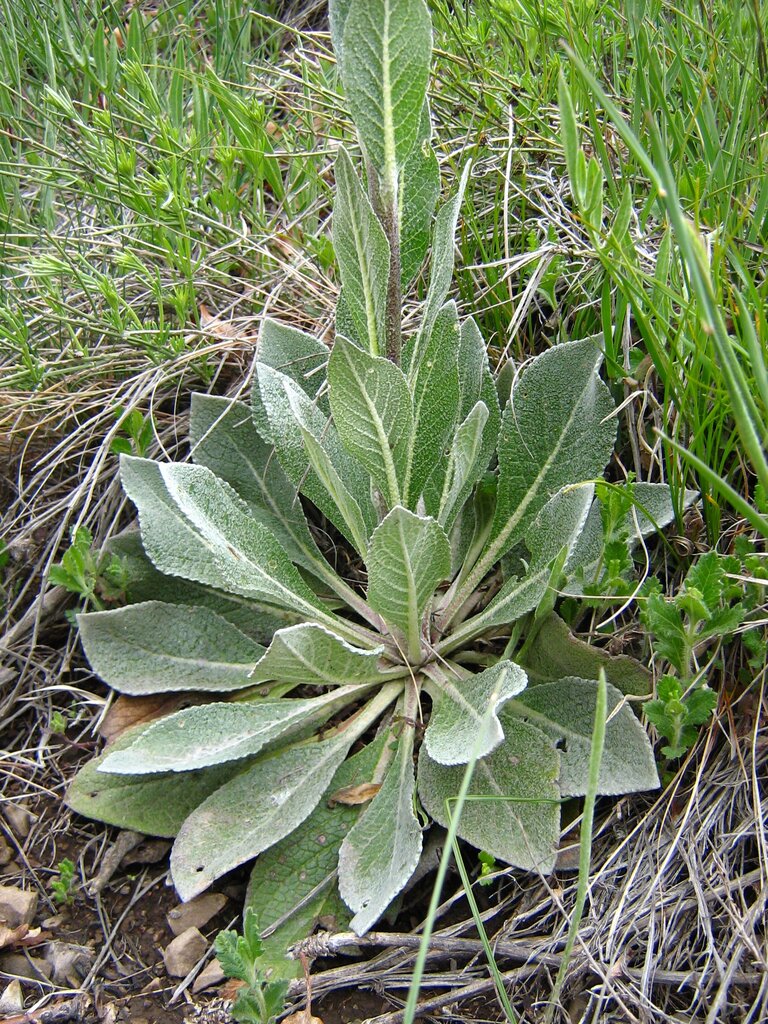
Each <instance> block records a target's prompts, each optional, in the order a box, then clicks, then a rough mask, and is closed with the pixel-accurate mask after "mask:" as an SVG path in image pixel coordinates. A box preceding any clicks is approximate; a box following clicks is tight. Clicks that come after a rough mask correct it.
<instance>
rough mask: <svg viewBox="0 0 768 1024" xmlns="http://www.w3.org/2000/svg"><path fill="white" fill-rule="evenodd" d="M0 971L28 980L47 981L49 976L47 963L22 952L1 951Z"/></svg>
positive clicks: (49, 971) (49, 966)
mask: <svg viewBox="0 0 768 1024" xmlns="http://www.w3.org/2000/svg"><path fill="white" fill-rule="evenodd" d="M0 971H2V972H3V974H10V975H11V976H12V977H13V976H16V977H17V978H28V979H29V980H30V981H40V980H41V979H42V980H43V981H49V980H50V977H51V965H50V964H49V963H47V962H46V961H45V960H38V959H37V958H36V957H31V956H24V954H23V953H3V954H2V955H1V956H0Z"/></svg>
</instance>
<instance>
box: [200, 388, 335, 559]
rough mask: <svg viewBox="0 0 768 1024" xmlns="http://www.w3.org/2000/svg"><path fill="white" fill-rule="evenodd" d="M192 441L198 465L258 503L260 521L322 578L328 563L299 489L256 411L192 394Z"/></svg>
mask: <svg viewBox="0 0 768 1024" xmlns="http://www.w3.org/2000/svg"><path fill="white" fill-rule="evenodd" d="M189 435H190V436H189V439H190V445H191V448H192V457H193V458H194V460H195V462H197V463H198V464H200V465H202V466H207V467H208V468H209V469H210V470H212V471H213V472H215V473H216V475H217V476H219V477H221V479H222V480H226V482H227V483H228V484H230V485H231V486H232V487H234V489H235V490H236V491H237V493H238V494H239V495H240V497H241V498H244V499H245V501H247V502H249V504H251V505H254V506H255V507H256V508H257V509H258V510H259V513H258V514H257V518H258V519H259V521H260V522H262V523H263V524H264V526H266V527H267V529H269V530H271V532H272V533H274V535H275V536H276V537H277V539H278V540H279V541H280V542H281V543H282V545H283V547H284V548H285V550H286V553H287V554H288V555H289V556H290V557H291V560H292V561H294V562H296V563H297V564H299V565H302V566H303V567H304V568H305V569H308V570H309V571H310V572H312V573H313V574H314V575H317V576H319V578H321V579H322V578H324V577H326V576H327V573H328V563H327V562H326V561H325V560H324V559H323V556H322V555H321V554H320V552H319V551H318V549H317V545H316V544H315V542H314V540H313V538H312V535H311V534H310V532H309V527H308V526H307V521H306V519H305V518H304V510H303V509H302V507H301V502H300V501H297V500H296V487H295V486H294V485H293V484H292V483H291V481H290V480H289V479H288V477H287V476H286V475H285V473H284V472H283V469H282V467H281V465H280V462H279V461H278V459H276V458H275V456H274V450H273V446H272V445H271V444H270V443H268V442H266V441H264V440H262V438H261V436H260V434H259V433H258V431H257V430H256V427H255V425H254V422H253V417H252V416H251V410H250V409H249V408H248V406H247V405H245V404H243V403H242V402H235V401H232V400H230V399H227V398H218V397H216V396H214V395H200V394H195V395H193V396H192V410H191V414H190V425H189Z"/></svg>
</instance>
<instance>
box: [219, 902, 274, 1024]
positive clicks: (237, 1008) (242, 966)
mask: <svg viewBox="0 0 768 1024" xmlns="http://www.w3.org/2000/svg"><path fill="white" fill-rule="evenodd" d="M214 948H215V950H216V956H217V957H218V960H219V963H220V964H221V969H222V971H224V973H225V974H226V976H227V977H228V978H234V979H236V980H237V981H242V982H243V983H244V984H243V987H242V988H240V989H238V990H237V995H236V996H235V1001H234V1004H233V1006H232V1010H231V1013H232V1017H233V1018H234V1019H235V1020H236V1021H237V1022H238V1024H272V1022H273V1021H274V1020H275V1019H276V1018H277V1017H279V1016H280V1014H281V1013H282V1012H283V1008H284V1006H285V997H286V993H287V991H288V982H287V981H285V980H278V981H267V979H266V978H265V977H264V975H263V973H262V965H261V964H260V962H259V961H260V960H261V957H262V954H263V952H264V946H263V943H262V941H261V936H260V935H259V926H258V919H257V917H256V914H255V913H254V911H253V909H252V908H251V907H247V908H246V911H245V914H244V916H243V934H242V935H238V933H237V932H235V931H223V932H219V934H218V935H217V936H216V941H215V943H214Z"/></svg>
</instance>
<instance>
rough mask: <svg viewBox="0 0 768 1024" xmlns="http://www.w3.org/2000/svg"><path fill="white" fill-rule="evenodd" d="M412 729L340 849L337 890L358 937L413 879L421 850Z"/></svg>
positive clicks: (398, 746)
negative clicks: (414, 803)
mask: <svg viewBox="0 0 768 1024" xmlns="http://www.w3.org/2000/svg"><path fill="white" fill-rule="evenodd" d="M415 789H416V782H415V779H414V774H413V728H412V727H409V726H406V728H405V729H404V731H403V734H402V736H401V737H400V739H399V740H398V744H397V751H396V753H395V757H394V759H393V761H392V763H391V764H390V766H389V768H388V770H387V774H386V776H385V777H384V782H383V783H382V786H381V789H380V790H379V792H378V793H377V794H376V796H375V797H374V798H373V800H372V802H371V804H370V805H369V806H368V807H367V808H366V809H365V811H364V812H363V813H362V815H361V816H360V818H359V820H358V821H357V822H356V824H355V825H354V826H353V827H352V829H351V830H350V831H349V832H348V833H347V836H346V838H345V839H344V842H343V843H342V844H341V850H340V852H339V891H340V893H341V896H342V898H343V900H344V902H345V903H346V904H347V906H348V907H350V909H351V910H353V911H354V912H355V916H354V917H353V918H352V922H351V924H352V928H353V929H354V930H355V931H356V932H357V934H358V935H362V934H363V933H364V932H366V931H367V930H368V929H369V928H370V927H371V925H373V924H374V923H375V922H376V921H378V919H379V918H380V917H381V915H382V914H383V913H384V911H385V910H386V909H387V907H388V906H389V904H390V903H391V902H392V900H393V899H394V897H395V896H396V895H397V894H398V893H399V892H400V890H401V889H402V888H403V886H404V885H405V883H406V882H407V881H408V879H409V878H410V877H411V875H412V874H413V872H414V871H415V869H416V865H417V864H418V862H419V856H420V854H421V829H420V827H419V822H418V820H417V818H416V815H415V814H414V811H413V798H414V793H415Z"/></svg>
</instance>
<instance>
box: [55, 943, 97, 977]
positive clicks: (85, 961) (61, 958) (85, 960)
mask: <svg viewBox="0 0 768 1024" xmlns="http://www.w3.org/2000/svg"><path fill="white" fill-rule="evenodd" d="M45 959H46V960H47V961H48V963H49V964H50V965H51V973H52V976H53V980H54V981H55V982H56V984H58V985H62V986H64V985H66V986H69V987H70V988H79V987H80V983H81V981H82V980H83V978H84V977H85V976H86V975H87V974H88V971H90V969H91V967H92V965H93V950H92V949H89V948H88V946H79V945H77V944H76V943H74V942H59V941H54V942H49V943H47V945H46V947H45Z"/></svg>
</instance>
